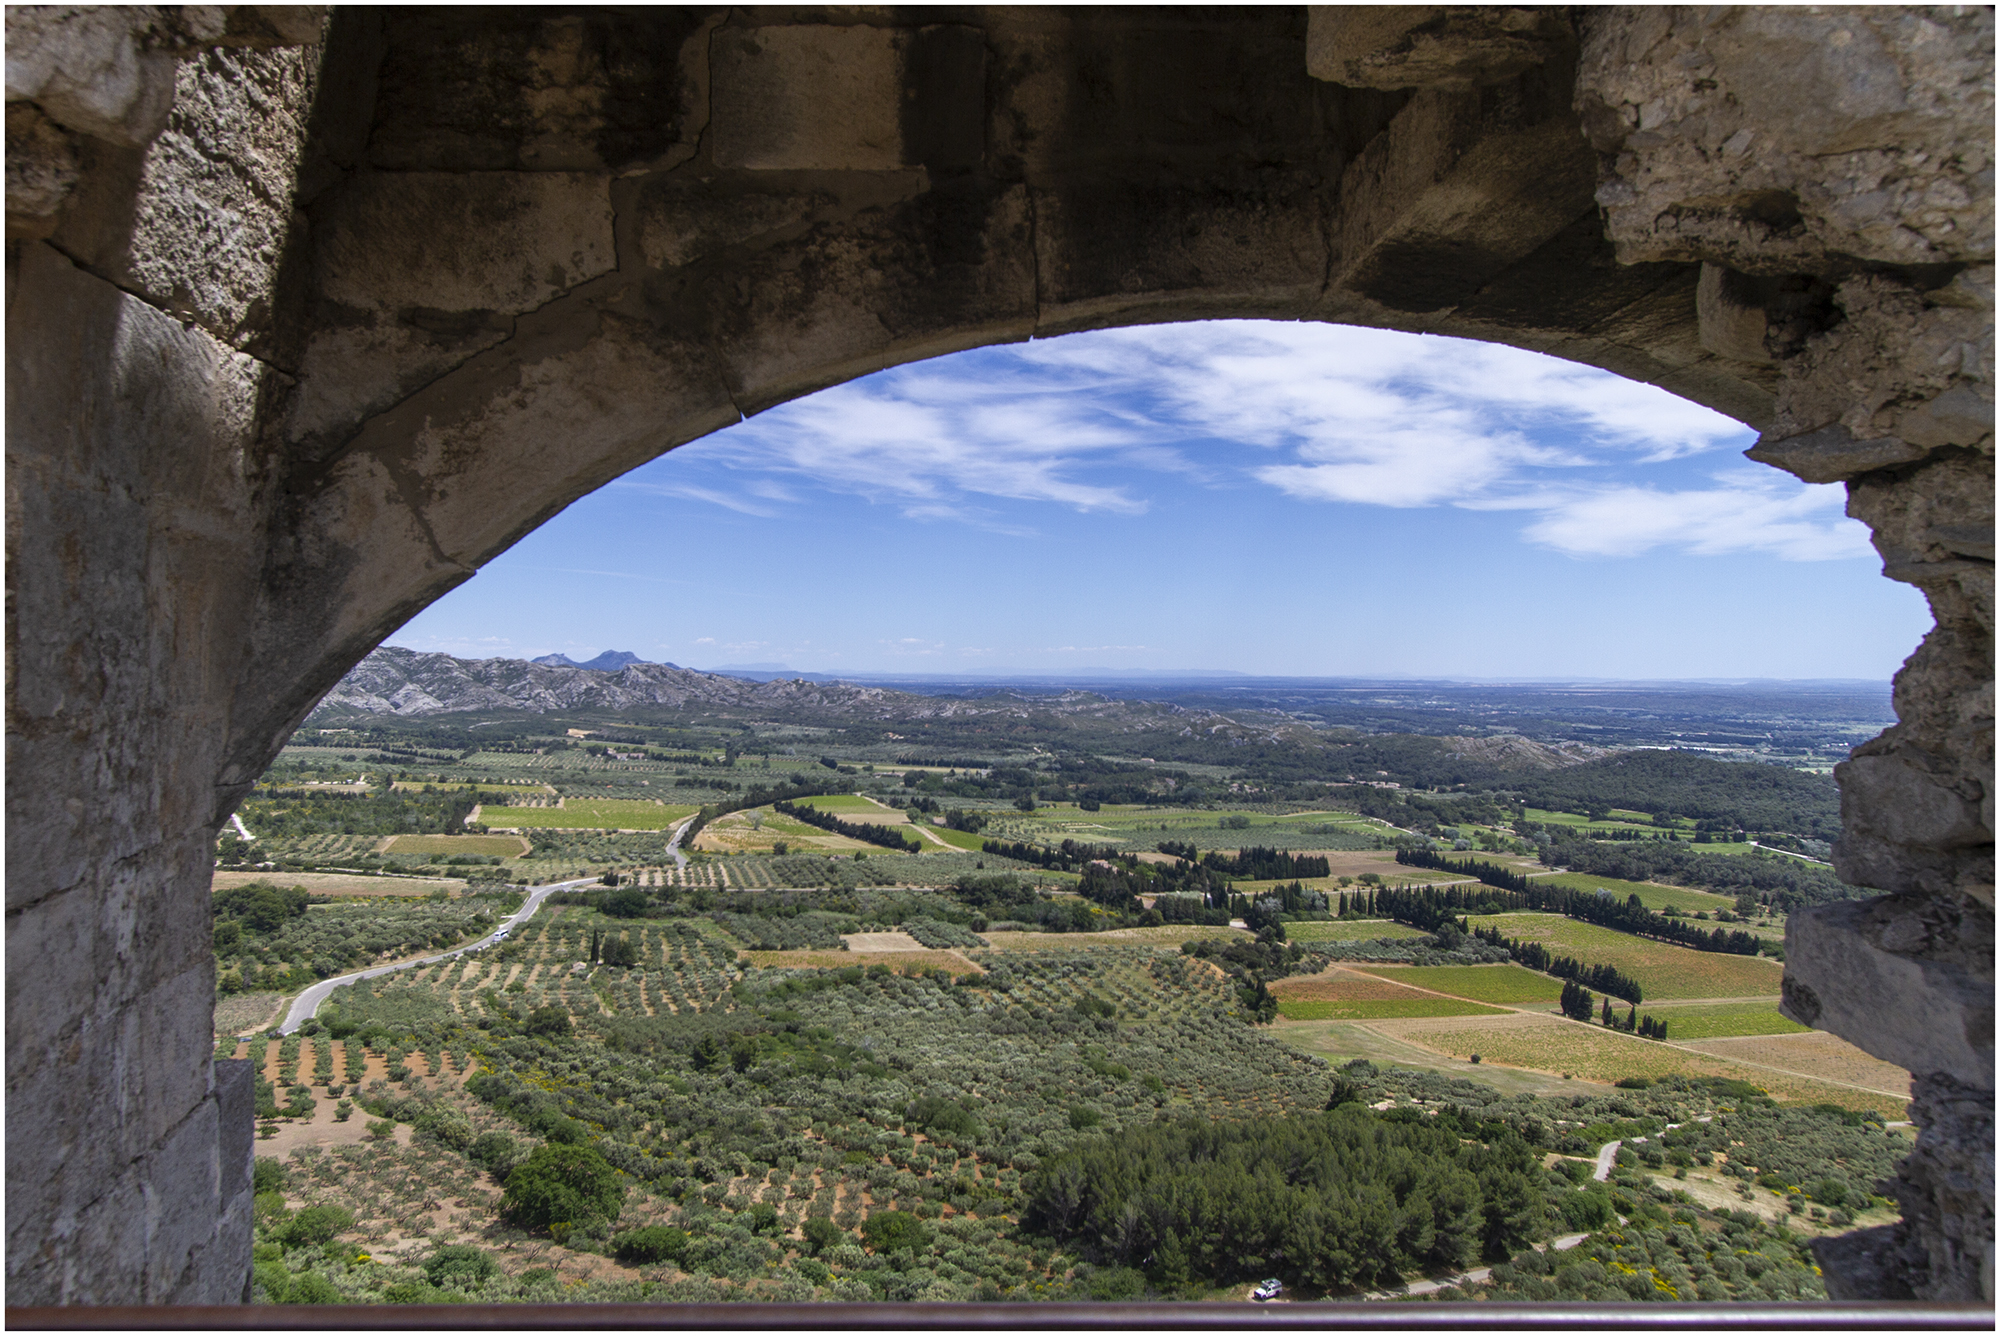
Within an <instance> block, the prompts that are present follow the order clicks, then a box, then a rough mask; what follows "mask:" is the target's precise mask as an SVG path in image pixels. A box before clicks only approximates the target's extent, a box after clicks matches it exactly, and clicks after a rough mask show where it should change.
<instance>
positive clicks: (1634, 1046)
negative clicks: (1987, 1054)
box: [1391, 1016, 1908, 1118]
mask: <svg viewBox="0 0 2000 1336" xmlns="http://www.w3.org/2000/svg"><path fill="white" fill-rule="evenodd" d="M1391 1033H1394V1034H1396V1035H1398V1036H1399V1037H1401V1038H1403V1039H1406V1040H1409V1041H1410V1042H1412V1043H1416V1044H1421V1045H1423V1046H1424V1047H1427V1048H1433V1049H1437V1050H1439V1051H1440V1052H1444V1053H1448V1054H1451V1055H1453V1056H1456V1057H1469V1056H1470V1055H1471V1054H1473V1053H1478V1054H1480V1055H1481V1057H1482V1059H1483V1060H1484V1061H1486V1062H1489V1063H1503V1064H1506V1065H1507V1066H1511V1067H1533V1068H1536V1069H1538V1070H1541V1071H1549V1072H1567V1073H1570V1074H1572V1075H1574V1076H1577V1077H1580V1078H1582V1079H1584V1080H1588V1081H1603V1082H1617V1081H1621V1080H1624V1079H1625V1078H1627V1077H1633V1076H1646V1077H1652V1078H1655V1079H1657V1078H1660V1077H1663V1076H1672V1075H1684V1076H1723V1077H1729V1078H1732V1079H1734V1080H1740V1081H1749V1082H1750V1083H1751V1084H1752V1085H1755V1086H1759V1087H1761V1088H1763V1089H1764V1090H1767V1091H1769V1092H1770V1094H1771V1096H1772V1098H1774V1099H1777V1100H1779V1101H1780V1102H1783V1103H1801V1104H1811V1103H1818V1102H1822V1101H1824V1102H1826V1103H1831V1104H1838V1105H1839V1106H1841V1107H1842V1108H1849V1109H1870V1110H1874V1111H1876V1112H1878V1113H1888V1114H1890V1115H1891V1116H1893V1117H1897V1118H1900V1117H1902V1116H1903V1109H1904V1107H1905V1105H1906V1104H1907V1102H1908V1096H1907V1095H1897V1094H1895V1093H1893V1092H1888V1091H1881V1090H1877V1089H1875V1088H1872V1087H1871V1088H1868V1089H1855V1088H1853V1086H1852V1085H1836V1084H1833V1083H1832V1080H1829V1079H1813V1075H1808V1074H1802V1073H1801V1074H1794V1073H1790V1072H1787V1071H1773V1070H1770V1069H1769V1068H1767V1067H1750V1066H1747V1065H1743V1064H1739V1063H1738V1062H1731V1061H1725V1060H1723V1059H1721V1058H1718V1057H1715V1056H1713V1055H1712V1054H1709V1053H1706V1052H1692V1051H1690V1050H1688V1049H1685V1048H1681V1047H1679V1046H1677V1045H1675V1044H1663V1043H1656V1042H1654V1041H1652V1040H1649V1039H1640V1038H1638V1037H1636V1036H1633V1035H1627V1034H1622V1033H1617V1032H1614V1031H1611V1030H1606V1029H1604V1028H1602V1027H1600V1026H1596V1025H1585V1024H1579V1023H1577V1022H1575V1021H1564V1020H1559V1019H1557V1018H1555V1017H1547V1018H1543V1017H1531V1016H1517V1017H1516V1018H1514V1019H1513V1020H1511V1021H1505V1022H1500V1023H1497V1024H1493V1025H1480V1026H1478V1027H1476V1028H1472V1027H1452V1026H1441V1025H1433V1024H1431V1023H1430V1022H1425V1021H1408V1022H1401V1023H1391ZM1816 1075H1819V1076H1822V1077H1824V1076H1827V1075H1828V1073H1816ZM1853 1084H1854V1085H1859V1084H1861V1083H1859V1082H1856V1083H1853ZM1905 1089H1907V1086H1906V1087H1905Z"/></svg>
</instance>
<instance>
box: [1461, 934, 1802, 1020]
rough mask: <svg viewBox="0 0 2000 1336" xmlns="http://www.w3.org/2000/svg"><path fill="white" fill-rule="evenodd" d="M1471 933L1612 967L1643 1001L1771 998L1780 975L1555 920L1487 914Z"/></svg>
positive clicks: (1754, 960) (1776, 968)
mask: <svg viewBox="0 0 2000 1336" xmlns="http://www.w3.org/2000/svg"><path fill="white" fill-rule="evenodd" d="M1472 926H1473V927H1475V928H1498V929H1499V930H1500V932H1501V935H1502V936H1505V937H1517V938H1522V939H1525V940H1529V941H1537V942H1540V943H1542V944H1543V945H1544V946H1547V947H1548V948H1550V949H1551V950H1554V951H1558V952H1560V953H1561V954H1564V955H1571V956H1575V957H1576V958H1577V959H1578V960H1581V961H1582V962H1583V963H1585V964H1586V965H1612V966H1615V967H1616V968H1618V969H1620V970H1622V971H1624V972H1625V973H1626V974H1629V975H1631V976H1632V978H1634V979H1636V980H1637V981H1638V983H1639V987H1640V989H1641V990H1642V991H1643V992H1644V993H1645V995H1646V999H1647V1001H1649V1002H1651V1001H1670V1000H1673V999H1676V998H1703V997H1775V996H1777V992H1778V981H1779V979H1780V978H1781V977H1782V975H1783V973H1784V970H1783V967H1781V966H1780V965H1779V964H1778V963H1777V962H1776V961H1773V960H1768V959H1764V958H1761V957H1758V956H1732V955H1725V954H1723V953H1722V952H1720V951H1695V950H1692V949H1690V948H1688V947H1685V946H1675V945H1674V944H1673V943H1671V942H1655V941H1651V940H1649V939H1647V938H1644V937H1634V936H1632V935H1631V934H1630V933H1623V932H1618V931H1616V930H1615V929H1612V928H1601V927H1599V926H1597V925H1596V924H1595V923H1584V922H1581V921H1579V920H1577V919H1572V918H1564V917H1562V916H1561V915H1559V914H1491V915H1479V916H1475V917H1474V918H1473V919H1472Z"/></svg>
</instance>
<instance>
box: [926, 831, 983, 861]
mask: <svg viewBox="0 0 2000 1336" xmlns="http://www.w3.org/2000/svg"><path fill="white" fill-rule="evenodd" d="M924 829H925V830H927V831H929V832H930V833H931V834H933V835H935V836H937V837H938V838H939V839H941V840H943V841H944V842H945V843H946V844H949V845H951V846H952V847H953V848H954V849H963V850H965V851H966V852H968V853H975V854H976V853H978V852H980V851H981V850H982V849H984V848H985V847H986V840H985V838H984V837H983V836H979V835H974V834H973V833H972V832H971V831H969V830H952V829H950V828H949V827H947V826H926V827H924ZM919 838H921V837H919ZM936 847H937V846H936V845H932V846H931V848H933V849H934V848H936Z"/></svg>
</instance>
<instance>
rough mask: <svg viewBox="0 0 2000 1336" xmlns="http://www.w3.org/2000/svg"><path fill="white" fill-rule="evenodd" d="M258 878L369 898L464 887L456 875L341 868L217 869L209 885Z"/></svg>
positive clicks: (316, 892) (223, 887) (231, 884)
mask: <svg viewBox="0 0 2000 1336" xmlns="http://www.w3.org/2000/svg"><path fill="white" fill-rule="evenodd" d="M260 881H264V882H271V883H274V884H276V885H279V886H302V887H304V888H305V889H306V890H307V891H308V892H309V893H311V894H313V895H333V896H366V897H370V898H373V897H375V896H427V895H436V894H438V893H439V892H440V891H442V892H443V893H444V894H446V895H462V894H464V892H465V889H466V885H465V883H464V882H462V881H459V880H458V879H456V878H444V877H369V876H356V875H352V874H349V873H342V872H218V873H216V874H215V875H214V878H213V880H212V881H211V883H210V888H211V889H212V890H217V891H223V890H228V889H230V888H231V887H235V886H248V885H250V884H252V883H253V882H260Z"/></svg>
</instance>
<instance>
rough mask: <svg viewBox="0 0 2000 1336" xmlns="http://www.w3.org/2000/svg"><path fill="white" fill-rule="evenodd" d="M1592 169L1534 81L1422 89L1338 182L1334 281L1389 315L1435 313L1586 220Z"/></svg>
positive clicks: (1558, 103)
mask: <svg viewBox="0 0 2000 1336" xmlns="http://www.w3.org/2000/svg"><path fill="white" fill-rule="evenodd" d="M1595 180H1596V163H1595V161H1594V159H1593V158H1592V155H1591V153H1590V150H1589V147H1588V146H1587V145H1586V144H1584V142H1583V140H1582V138H1581V137H1580V136H1579V135H1578V133H1577V130H1576V126H1575V122H1574V119H1573V117H1572V115H1571V113H1570V110H1569V108H1568V106H1567V105H1566V103H1565V102H1564V101H1563V99H1562V98H1561V97H1559V96H1558V95H1557V90H1556V89H1555V88H1554V87H1553V85H1552V84H1551V83H1550V82H1549V80H1547V79H1545V78H1544V77H1542V75H1541V74H1540V73H1539V72H1538V73H1537V74H1533V75H1529V76H1525V77H1524V78H1523V79H1522V80H1520V81H1519V83H1518V85H1510V86H1509V87H1508V88H1506V89H1504V90H1502V89H1486V90H1478V91H1470V92H1439V91H1425V92H1420V93H1418V94H1416V95H1415V96H1413V97H1412V98H1411V99H1410V101H1409V103H1408V105H1406V106H1405V107H1404V108H1403V110H1402V111H1400V112H1398V113H1397V114H1396V118H1395V119H1394V120H1393V121H1391V122H1390V124H1389V128H1388V130H1387V132H1386V133H1384V134H1383V135H1381V136H1380V137H1378V138H1377V139H1376V140H1374V141H1373V142H1372V143H1370V144H1369V145H1368V147H1367V148H1366V149H1365V150H1363V152H1362V153H1361V154H1360V155H1359V156H1358V157H1356V158H1355V159H1354V160H1353V161H1352V162H1350V163H1349V164H1348V166H1347V168H1346V170H1345V172H1344V173H1343V174H1342V176H1341V184H1340V195H1339V198H1338V203H1337V206H1336V208H1335V214H1334V220H1333V263H1334V272H1335V282H1336V284H1337V285H1339V286H1341V287H1343V288H1346V289H1348V290H1350V291H1352V292H1354V293H1356V294H1358V295H1360V296H1362V297H1365V298H1368V299H1370V300H1372V301H1375V302H1379V303H1380V304H1381V305H1383V306H1385V307H1388V308H1389V309H1391V310H1393V311H1399V312H1412V313H1414V312H1431V311H1441V310H1445V309H1447V308H1450V307H1453V306H1456V305H1458V304H1459V303H1461V302H1466V301H1470V300H1472V299H1474V298H1475V297H1476V296H1477V294H1478V293H1479V292H1480V291H1481V289H1483V288H1484V287H1485V286H1486V284H1487V283H1488V282H1489V281H1491V280H1493V279H1494V278H1496V277H1498V276H1499V275H1501V274H1502V273H1504V272H1505V271H1506V270H1507V269H1508V268H1509V267H1510V266H1512V265H1513V264H1515V263H1516V262H1518V261H1520V260H1522V259H1525V258H1526V257H1527V256H1529V255H1531V254H1533V253H1534V252H1535V251H1536V250H1538V249H1540V248H1541V247H1542V246H1543V245H1545V244H1546V243H1548V242H1549V241H1551V240H1553V239H1554V238H1556V237H1557V236H1559V235H1561V234H1562V233H1563V232H1564V231H1565V230H1566V229H1567V228H1569V227H1570V226H1571V225H1572V224H1574V223H1575V222H1576V221H1577V220H1578V219H1580V218H1582V217H1584V216H1586V215H1588V214H1589V213H1590V212H1591V201H1590V192H1591V187H1592V185H1593V183H1594V182H1595Z"/></svg>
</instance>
